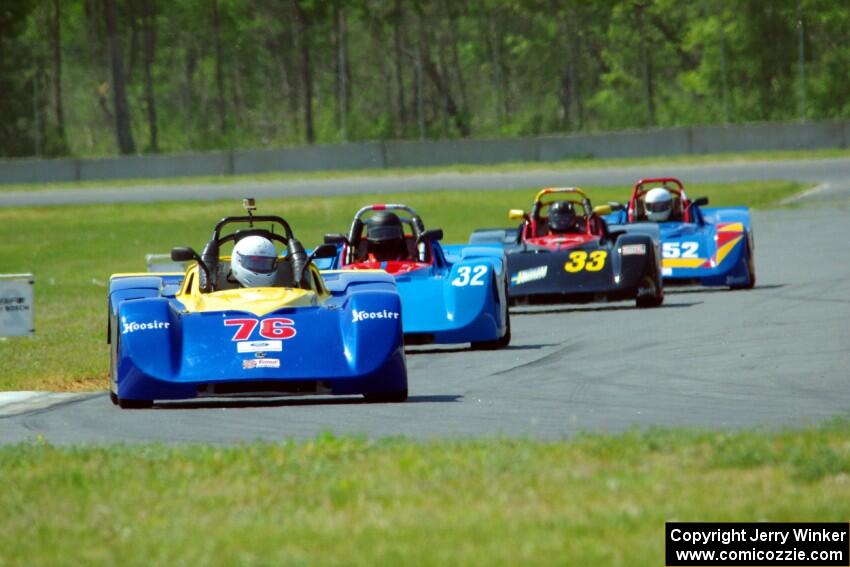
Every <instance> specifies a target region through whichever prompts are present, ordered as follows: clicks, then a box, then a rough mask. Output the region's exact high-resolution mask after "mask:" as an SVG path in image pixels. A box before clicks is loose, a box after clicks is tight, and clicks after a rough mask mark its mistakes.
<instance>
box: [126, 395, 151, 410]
mask: <svg viewBox="0 0 850 567" xmlns="http://www.w3.org/2000/svg"><path fill="white" fill-rule="evenodd" d="M118 407H120V408H121V409H148V408H151V407H153V400H128V399H125V398H118Z"/></svg>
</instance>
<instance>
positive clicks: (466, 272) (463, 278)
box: [452, 266, 487, 287]
mask: <svg viewBox="0 0 850 567" xmlns="http://www.w3.org/2000/svg"><path fill="white" fill-rule="evenodd" d="M470 275H471V276H472V277H470ZM485 275H487V266H473V267H469V266H461V267H460V268H458V269H457V277H456V278H455V279H453V280H452V285H453V286H455V287H464V286H468V285H484V276H485Z"/></svg>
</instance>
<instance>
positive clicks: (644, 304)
mask: <svg viewBox="0 0 850 567" xmlns="http://www.w3.org/2000/svg"><path fill="white" fill-rule="evenodd" d="M640 287H648V288H651V289H652V292H651V293H646V294H643V295H638V296H637V298H635V305H636V306H637V307H638V308H639V309H646V308H650V307H660V306H661V304H662V303H664V288H663V287H662V286H661V284H660V282H659V281H658V280H656V279H655V278H653V277H651V276H644V279H643V280H642V281H641V284H640V286H639V288H640Z"/></svg>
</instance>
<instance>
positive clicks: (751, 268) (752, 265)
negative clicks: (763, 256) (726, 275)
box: [729, 243, 756, 289]
mask: <svg viewBox="0 0 850 567" xmlns="http://www.w3.org/2000/svg"><path fill="white" fill-rule="evenodd" d="M747 275H748V276H749V280H748V281H747V283H745V284H743V285H732V286H729V289H753V288H754V287H756V261H755V258H753V251H752V249H751V248H750V245H749V243H747Z"/></svg>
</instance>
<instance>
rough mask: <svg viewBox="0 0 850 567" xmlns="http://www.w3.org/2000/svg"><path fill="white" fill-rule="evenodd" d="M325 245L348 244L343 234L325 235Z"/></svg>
mask: <svg viewBox="0 0 850 567" xmlns="http://www.w3.org/2000/svg"><path fill="white" fill-rule="evenodd" d="M325 244H333V245H334V246H336V245H338V244H348V238H346V237H345V235H344V234H339V233H331V234H326V235H325Z"/></svg>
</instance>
